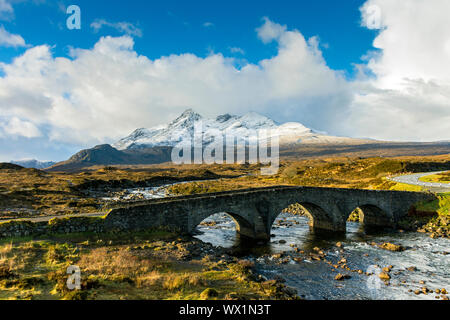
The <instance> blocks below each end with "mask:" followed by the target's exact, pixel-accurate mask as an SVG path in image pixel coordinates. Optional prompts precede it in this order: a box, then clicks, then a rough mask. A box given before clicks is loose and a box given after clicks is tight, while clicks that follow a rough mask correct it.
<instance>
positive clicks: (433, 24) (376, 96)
mask: <svg viewBox="0 0 450 320" xmlns="http://www.w3.org/2000/svg"><path fill="white" fill-rule="evenodd" d="M369 8H370V9H371V10H369ZM374 8H378V10H379V13H380V24H379V29H380V33H379V34H378V36H377V37H376V38H375V40H374V47H375V48H378V49H380V50H381V51H380V52H379V53H377V54H371V55H369V56H368V59H369V61H368V63H367V66H365V67H366V68H367V69H368V70H369V71H370V72H371V73H372V74H374V75H375V76H376V77H375V79H373V78H371V79H368V80H367V79H366V80H365V81H361V82H359V83H356V87H355V89H356V96H355V103H354V104H352V105H351V108H350V110H349V114H350V121H351V123H353V124H354V126H353V127H352V130H356V131H354V132H356V133H357V134H358V135H363V136H370V137H374V138H379V139H398V140H419V141H421V140H423V141H429V140H440V139H442V140H447V139H450V50H448V49H449V43H450V20H449V19H448V12H450V1H447V0H435V1H433V3H432V4H431V3H430V2H428V1H414V0H404V1H390V0H369V1H367V2H366V3H365V4H364V6H363V7H362V8H361V12H362V18H363V19H362V20H363V23H367V21H370V19H372V18H373V12H376V10H375V11H374ZM372 25H373V24H372ZM375 25H376V24H375ZM344 125H348V124H344ZM343 131H345V132H350V131H349V130H343Z"/></svg>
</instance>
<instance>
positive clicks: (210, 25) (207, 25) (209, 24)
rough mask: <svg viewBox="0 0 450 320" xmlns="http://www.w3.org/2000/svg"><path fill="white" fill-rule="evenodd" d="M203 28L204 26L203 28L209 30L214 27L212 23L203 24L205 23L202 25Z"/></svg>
mask: <svg viewBox="0 0 450 320" xmlns="http://www.w3.org/2000/svg"><path fill="white" fill-rule="evenodd" d="M203 26H204V27H205V28H211V27H214V23H212V22H205V23H204V24H203Z"/></svg>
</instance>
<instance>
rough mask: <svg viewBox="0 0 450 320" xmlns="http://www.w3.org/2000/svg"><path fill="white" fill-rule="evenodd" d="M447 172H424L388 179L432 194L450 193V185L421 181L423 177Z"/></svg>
mask: <svg viewBox="0 0 450 320" xmlns="http://www.w3.org/2000/svg"><path fill="white" fill-rule="evenodd" d="M443 172H447V171H436V172H423V173H414V174H408V175H403V176H397V177H390V178H387V179H388V180H391V181H394V182H398V183H405V184H409V185H413V186H420V187H423V188H424V189H426V190H429V191H432V192H450V183H439V182H423V181H420V180H419V179H420V178H422V177H426V176H430V175H433V174H438V173H443Z"/></svg>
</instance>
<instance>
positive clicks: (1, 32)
mask: <svg viewBox="0 0 450 320" xmlns="http://www.w3.org/2000/svg"><path fill="white" fill-rule="evenodd" d="M0 46H4V47H15V48H16V47H25V46H26V44H25V40H24V39H23V38H22V37H21V36H20V35H18V34H12V33H9V32H8V31H6V30H5V28H4V27H3V26H0Z"/></svg>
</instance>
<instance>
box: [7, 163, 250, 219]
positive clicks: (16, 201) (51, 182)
mask: <svg viewBox="0 0 450 320" xmlns="http://www.w3.org/2000/svg"><path fill="white" fill-rule="evenodd" d="M256 169H257V166H247V167H245V166H233V165H229V166H210V167H206V166H199V167H193V166H180V167H161V166H159V167H154V168H145V169H126V168H121V167H118V168H115V167H106V168H99V169H98V168H96V169H95V170H87V171H83V172H75V173H66V172H45V171H41V170H36V169H25V168H20V167H14V168H12V167H10V166H6V165H2V164H0V219H7V218H29V217H35V216H49V215H67V214H78V213H88V212H99V211H102V210H103V209H104V205H105V202H104V201H103V200H102V199H101V198H102V196H104V197H106V196H107V194H108V192H109V191H111V190H113V189H125V188H140V187H146V186H153V185H155V184H156V185H157V184H159V183H161V184H162V183H167V181H169V182H170V181H173V182H175V181H182V180H199V179H211V178H218V177H236V176H239V175H242V174H247V173H250V172H253V171H255V170H256Z"/></svg>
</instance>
